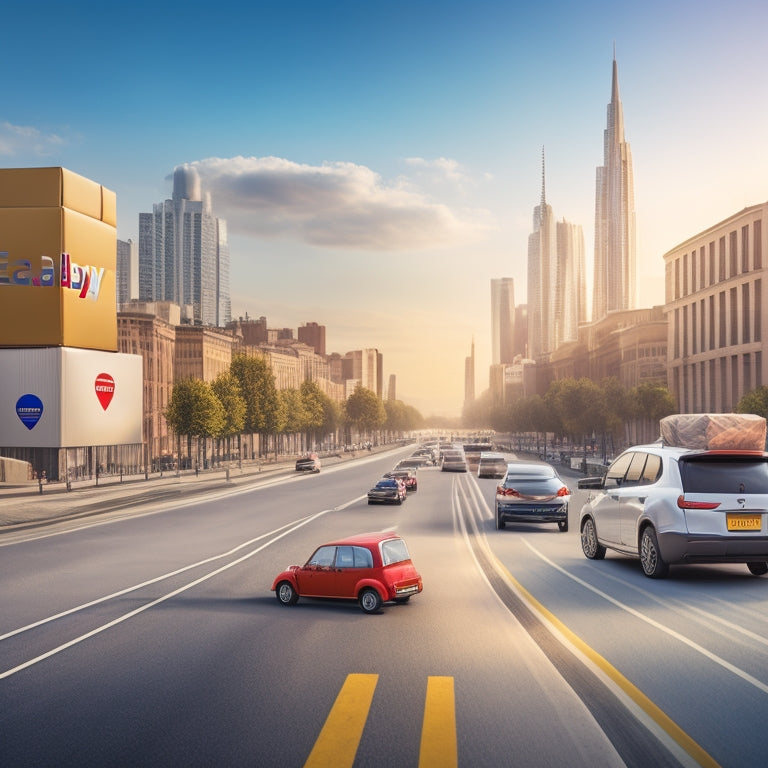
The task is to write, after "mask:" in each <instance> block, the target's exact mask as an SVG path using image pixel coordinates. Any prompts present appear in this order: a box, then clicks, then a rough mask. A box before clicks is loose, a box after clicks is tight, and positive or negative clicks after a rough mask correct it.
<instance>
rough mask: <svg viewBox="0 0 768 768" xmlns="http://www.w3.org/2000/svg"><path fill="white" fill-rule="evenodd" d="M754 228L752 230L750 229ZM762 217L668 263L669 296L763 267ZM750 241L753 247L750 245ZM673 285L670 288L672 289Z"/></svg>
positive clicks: (698, 288)
mask: <svg viewBox="0 0 768 768" xmlns="http://www.w3.org/2000/svg"><path fill="white" fill-rule="evenodd" d="M750 229H751V231H750ZM762 238H763V235H762V221H761V219H757V220H756V221H754V222H752V225H751V228H750V225H749V224H745V225H744V226H743V227H741V229H740V230H738V229H734V230H732V231H731V232H729V233H728V235H727V236H726V235H723V236H722V237H720V238H718V239H717V240H716V241H715V240H712V241H711V242H710V243H708V244H707V245H702V246H700V247H698V248H694V249H693V250H692V251H691V252H690V253H684V254H683V255H682V256H679V257H677V258H676V259H675V260H674V261H673V262H670V263H668V264H667V296H668V298H669V296H670V294H671V299H680V298H683V297H684V296H688V295H690V294H692V293H695V292H696V291H700V290H703V289H704V288H707V287H709V286H712V285H716V284H717V283H721V282H723V281H724V280H728V279H729V278H731V277H735V276H736V275H741V274H745V273H748V272H754V271H756V270H758V269H762V268H763V239H762ZM750 245H751V248H750ZM670 289H671V290H670Z"/></svg>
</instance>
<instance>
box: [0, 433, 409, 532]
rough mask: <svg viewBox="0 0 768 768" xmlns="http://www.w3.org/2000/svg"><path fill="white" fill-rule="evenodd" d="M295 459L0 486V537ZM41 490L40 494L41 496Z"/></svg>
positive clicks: (283, 469)
mask: <svg viewBox="0 0 768 768" xmlns="http://www.w3.org/2000/svg"><path fill="white" fill-rule="evenodd" d="M397 447H398V446H396V445H393V444H390V445H382V446H378V447H374V449H373V452H374V453H384V452H387V451H391V450H395V449H396V448H397ZM369 455H370V453H369V451H355V452H349V453H342V454H338V455H331V456H325V457H322V464H323V466H324V467H327V466H332V465H333V464H339V463H341V462H344V461H351V460H353V459H355V458H358V457H361V456H369ZM295 465H296V460H295V457H292V458H290V459H287V458H286V459H285V460H281V461H278V462H268V463H262V462H259V461H244V462H243V463H242V467H240V466H238V464H237V463H236V462H233V463H232V464H230V465H229V466H228V467H224V466H222V467H216V468H214V469H207V470H204V471H200V472H199V473H196V472H195V471H194V470H184V471H182V472H180V473H179V474H178V475H177V474H176V473H175V472H162V473H154V474H151V475H150V476H149V479H146V478H145V477H144V475H125V476H123V478H122V480H121V478H120V476H119V475H105V476H101V477H99V480H98V485H97V484H96V481H95V480H94V479H90V480H81V481H77V482H73V483H72V484H71V490H67V486H66V483H64V482H55V483H42V485H41V484H40V483H39V482H38V481H32V482H30V483H26V484H24V485H13V486H6V485H5V484H2V483H0V536H2V534H3V533H4V532H7V531H11V530H23V529H26V528H34V527H39V526H42V525H46V524H50V523H53V522H56V521H57V520H61V519H64V518H70V519H71V518H77V517H87V516H90V515H97V514H100V513H103V512H111V511H115V510H118V509H126V508H129V507H131V506H135V505H138V504H145V503H149V502H153V501H162V500H163V499H178V498H180V497H183V496H193V495H195V494H201V493H205V492H208V491H213V490H217V489H223V488H233V487H237V486H243V485H250V484H258V482H259V481H260V480H262V479H264V478H269V477H275V476H276V475H281V474H285V475H293V474H294V473H295ZM41 488H42V493H41Z"/></svg>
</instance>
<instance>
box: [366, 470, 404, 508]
mask: <svg viewBox="0 0 768 768" xmlns="http://www.w3.org/2000/svg"><path fill="white" fill-rule="evenodd" d="M407 493H408V491H406V489H405V483H404V482H403V481H402V480H400V479H399V478H397V477H382V478H381V480H379V482H378V483H376V485H374V486H373V488H371V490H370V491H368V503H369V504H402V503H403V500H404V499H405V497H406V495H407Z"/></svg>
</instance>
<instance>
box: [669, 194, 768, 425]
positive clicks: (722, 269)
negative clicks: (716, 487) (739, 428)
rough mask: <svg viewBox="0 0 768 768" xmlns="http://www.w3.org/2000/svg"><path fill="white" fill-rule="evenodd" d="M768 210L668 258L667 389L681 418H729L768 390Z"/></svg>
mask: <svg viewBox="0 0 768 768" xmlns="http://www.w3.org/2000/svg"><path fill="white" fill-rule="evenodd" d="M766 220H768V203H763V204H761V205H755V206H752V207H749V208H745V209H744V210H742V211H740V212H739V213H736V214H734V215H733V216H731V217H730V218H728V219H726V220H725V221H721V222H720V223H719V224H715V225H714V226H712V227H710V228H709V229H707V230H705V231H703V232H701V233H699V234H698V235H695V236H694V237H691V238H690V239H688V240H686V241H685V242H684V243H681V244H680V245H678V246H677V247H675V248H673V249H672V250H671V251H668V252H667V253H665V254H664V266H665V294H666V305H665V311H666V313H667V318H668V321H669V330H668V333H669V352H668V358H669V360H668V387H669V389H670V391H671V392H672V394H673V396H674V397H675V399H676V400H677V405H678V408H679V410H680V411H681V412H698V413H727V412H730V411H733V410H734V409H735V407H736V405H737V404H738V402H739V400H740V399H741V398H742V397H743V396H744V395H745V394H746V393H747V392H750V391H751V390H753V389H756V388H757V387H760V386H763V385H764V384H766V383H768V370H766V364H767V363H766V355H763V347H764V341H763V328H765V327H767V326H766V323H768V316H766V311H767V310H766V304H765V303H764V302H763V281H764V280H766V278H768V274H767V273H766V257H765V254H766V253H768V250H767V249H768V242H766V229H767V227H764V226H763V222H765V221H766Z"/></svg>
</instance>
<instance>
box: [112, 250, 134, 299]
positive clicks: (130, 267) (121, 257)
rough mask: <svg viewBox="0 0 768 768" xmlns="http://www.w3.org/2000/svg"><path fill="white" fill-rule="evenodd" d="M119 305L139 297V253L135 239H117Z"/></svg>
mask: <svg viewBox="0 0 768 768" xmlns="http://www.w3.org/2000/svg"><path fill="white" fill-rule="evenodd" d="M116 268H117V306H118V307H119V306H120V305H121V304H127V303H128V302H129V301H131V299H138V298H139V253H138V249H137V247H136V243H135V242H134V241H133V240H118V241H117V266H116Z"/></svg>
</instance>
